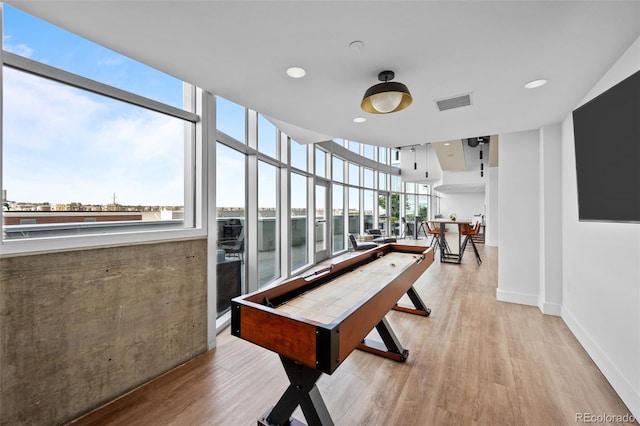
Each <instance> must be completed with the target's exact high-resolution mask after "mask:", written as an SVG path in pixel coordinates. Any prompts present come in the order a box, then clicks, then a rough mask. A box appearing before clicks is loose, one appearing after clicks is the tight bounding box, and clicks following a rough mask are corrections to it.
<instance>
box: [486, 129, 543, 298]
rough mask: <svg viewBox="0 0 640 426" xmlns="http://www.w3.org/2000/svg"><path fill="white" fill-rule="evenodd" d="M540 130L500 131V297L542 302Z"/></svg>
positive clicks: (498, 294)
mask: <svg viewBox="0 0 640 426" xmlns="http://www.w3.org/2000/svg"><path fill="white" fill-rule="evenodd" d="M538 134H539V132H538V131H537V130H535V131H526V132H519V133H509V134H504V135H500V153H499V155H500V161H499V162H500V167H499V172H498V173H499V179H498V192H499V201H498V205H499V207H498V208H499V209H500V240H499V242H498V258H499V259H500V261H499V262H498V290H497V294H496V296H497V299H498V300H500V301H504V302H512V303H520V304H524V305H531V306H538V293H539V291H540V290H539V286H540V280H539V274H540V267H539V265H540V249H539V245H540V238H539V234H540V225H539V205H540V202H539V198H540V195H539V194H540V191H539V177H538V174H539V166H538V164H539V148H538V147H539V144H540V141H539V136H538Z"/></svg>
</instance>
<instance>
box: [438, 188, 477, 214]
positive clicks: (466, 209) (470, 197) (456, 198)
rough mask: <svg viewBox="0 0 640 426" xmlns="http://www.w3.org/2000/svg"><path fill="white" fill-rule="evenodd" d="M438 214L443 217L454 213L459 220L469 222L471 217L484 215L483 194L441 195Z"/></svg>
mask: <svg viewBox="0 0 640 426" xmlns="http://www.w3.org/2000/svg"><path fill="white" fill-rule="evenodd" d="M440 213H441V214H442V215H443V216H444V217H449V215H450V214H451V213H455V214H456V216H457V218H458V219H459V220H467V219H469V220H471V218H473V215H476V214H485V207H484V192H463V193H453V194H442V195H441V198H440Z"/></svg>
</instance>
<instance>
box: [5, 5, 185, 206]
mask: <svg viewBox="0 0 640 426" xmlns="http://www.w3.org/2000/svg"><path fill="white" fill-rule="evenodd" d="M3 12H4V13H3V17H4V20H3V48H4V49H5V50H6V51H9V52H13V53H16V54H18V55H21V56H24V57H28V58H30V59H33V60H37V61H39V62H43V63H46V64H48V65H52V66H55V67H58V68H61V69H64V70H67V71H70V72H74V73H77V74H80V75H82V76H84V77H88V78H91V79H94V80H97V81H100V82H102V83H105V84H109V85H113V86H115V87H118V88H120V89H124V90H129V91H132V92H134V93H137V94H139V95H142V96H146V97H149V98H152V99H154V100H158V101H161V102H165V103H168V104H170V105H173V106H177V107H181V103H182V82H181V81H180V80H178V79H175V78H173V77H171V76H168V75H166V74H163V73H161V72H159V71H155V70H153V69H151V68H149V67H147V66H145V65H142V64H140V63H138V62H136V61H133V60H131V59H129V58H127V57H125V56H122V55H120V54H117V53H115V52H113V51H111V50H108V49H106V48H103V47H101V46H98V45H96V44H94V43H92V42H89V41H87V40H84V39H82V38H80V37H77V36H75V35H73V34H70V33H69V32H67V31H64V30H61V29H59V28H57V27H55V26H53V25H50V24H47V23H45V22H43V21H41V20H39V19H37V18H34V17H31V16H29V15H27V14H25V13H22V12H20V11H18V10H17V9H14V8H12V7H10V6H8V5H4V6H3ZM3 73H4V74H3V80H4V81H3V89H4V90H3V108H4V114H3V116H4V121H3V158H2V161H3V169H2V172H3V176H2V187H3V189H6V190H7V199H8V200H11V201H24V202H34V203H42V202H49V203H51V204H55V203H71V202H81V203H82V204H107V203H110V202H112V201H113V197H114V194H115V197H116V201H117V202H118V203H119V204H124V205H178V206H181V205H183V204H184V170H183V169H184V136H183V135H184V124H183V121H182V120H179V119H176V118H172V117H169V116H166V115H163V114H159V113H156V112H152V111H147V110H144V109H142V108H139V107H134V106H131V105H128V104H126V103H123V102H118V101H114V100H111V99H108V98H104V97H101V96H97V95H94V94H91V93H89V92H85V91H82V90H79V89H75V88H72V87H70V86H66V85H62V84H59V83H56V82H53V81H50V80H46V79H43V78H40V77H36V76H33V75H30V74H26V73H24V72H21V71H17V70H15V69H11V68H8V67H5V69H4V71H3Z"/></svg>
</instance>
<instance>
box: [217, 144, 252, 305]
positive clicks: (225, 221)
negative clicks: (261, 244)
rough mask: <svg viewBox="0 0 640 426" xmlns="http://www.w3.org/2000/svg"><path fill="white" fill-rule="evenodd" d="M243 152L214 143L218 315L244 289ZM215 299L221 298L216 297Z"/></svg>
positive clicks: (244, 213) (244, 158)
mask: <svg viewBox="0 0 640 426" xmlns="http://www.w3.org/2000/svg"><path fill="white" fill-rule="evenodd" d="M245 176H246V156H245V155H244V154H243V153H241V152H238V151H236V150H234V149H232V148H229V147H227V146H225V145H223V144H221V143H218V144H217V147H216V204H217V209H216V222H217V230H218V236H217V247H218V252H217V253H216V265H217V270H218V280H217V288H218V295H223V296H224V297H226V298H228V299H229V300H224V301H221V303H219V306H218V316H220V315H222V314H223V313H225V312H226V311H227V310H228V309H229V307H230V300H231V299H232V298H233V297H235V296H238V295H239V294H241V293H242V292H244V291H245V288H246V287H245V282H244V279H245V273H244V271H245V262H244V259H245V258H246V250H245V247H246V246H245V230H246V229H245V226H246V208H245V207H246V195H245V194H246V181H245ZM218 300H221V298H220V297H218Z"/></svg>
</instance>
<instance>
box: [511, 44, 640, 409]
mask: <svg viewBox="0 0 640 426" xmlns="http://www.w3.org/2000/svg"><path fill="white" fill-rule="evenodd" d="M639 69H640V39H638V40H636V41H635V43H634V44H633V45H632V46H631V47H630V48H629V50H628V51H627V52H626V53H625V54H624V55H623V56H622V57H621V58H620V59H619V60H618V62H616V64H614V66H613V67H612V68H611V69H610V70H609V71H608V72H607V73H606V74H605V75H604V76H603V77H602V79H601V80H600V81H599V82H598V83H597V84H596V85H595V86H594V88H593V89H592V90H591V91H590V92H589V93H588V95H587V96H586V97H585V99H584V100H583V102H582V103H584V102H586V101H587V100H589V99H592V98H593V97H595V96H597V95H598V94H600V93H602V92H603V91H604V90H606V89H608V88H609V87H611V86H613V85H614V84H616V83H618V82H619V81H621V80H623V79H624V78H626V77H628V76H629V75H631V74H632V73H634V72H636V71H637V70H639ZM582 103H581V104H582ZM577 106H578V105H576V107H577ZM500 148H501V149H502V146H501V147H500ZM621 154H622V155H624V153H621ZM562 158H563V161H562V193H563V196H562V247H563V248H562V257H563V271H562V273H563V277H564V279H563V294H562V299H563V302H562V318H563V319H564V321H565V322H566V323H567V325H568V326H569V328H570V329H571V331H572V332H573V333H574V334H575V335H576V337H577V338H578V340H579V341H580V343H581V344H582V345H583V346H584V348H585V349H586V350H587V352H588V353H589V355H590V356H591V358H592V359H593V360H594V362H595V363H596V364H597V365H598V367H599V368H600V370H601V371H602V373H603V374H604V375H605V377H606V378H607V379H608V380H609V382H610V383H611V385H612V386H613V387H614V389H615V390H616V392H617V393H618V395H620V397H621V398H622V400H623V401H624V402H625V404H626V405H627V407H628V408H629V409H630V411H631V413H632V414H633V415H634V416H635V417H636V418H640V224H631V223H594V222H579V221H578V206H577V189H576V188H577V185H576V172H575V171H576V168H575V150H574V137H573V121H572V117H571V115H569V116H568V117H567V118H566V119H565V120H564V121H563V122H562ZM500 164H501V167H502V164H503V163H502V161H501V163H500ZM500 263H501V264H503V263H504V260H503V259H502V257H501V258H500Z"/></svg>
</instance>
